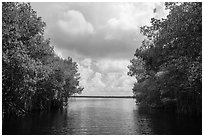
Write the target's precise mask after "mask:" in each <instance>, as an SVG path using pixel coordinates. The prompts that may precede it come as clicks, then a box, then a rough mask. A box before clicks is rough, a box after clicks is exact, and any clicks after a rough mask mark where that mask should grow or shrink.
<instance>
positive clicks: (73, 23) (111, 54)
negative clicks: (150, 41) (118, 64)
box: [31, 2, 164, 59]
mask: <svg viewBox="0 0 204 137" xmlns="http://www.w3.org/2000/svg"><path fill="white" fill-rule="evenodd" d="M31 5H32V6H33V8H34V9H37V12H38V13H39V15H40V16H42V17H43V20H45V21H46V24H47V28H46V37H49V38H51V43H52V44H53V45H56V46H57V48H58V49H61V50H63V52H64V54H63V55H66V56H67V55H69V54H68V52H71V54H72V52H75V53H76V54H80V55H81V56H85V57H89V58H103V57H106V58H121V59H122V58H126V59H127V58H129V59H130V58H131V57H132V55H133V54H134V51H135V49H136V48H137V47H139V46H140V45H141V41H142V40H143V39H144V36H142V34H140V29H139V27H140V26H143V25H145V24H148V23H149V22H150V18H151V17H154V16H159V15H160V13H161V14H162V16H163V15H164V14H163V10H164V8H162V6H163V4H160V3H158V4H157V3H137V2H136V3H69V2H68V3H31ZM45 7H46V8H45ZM155 7H157V8H158V12H157V13H153V9H154V8H155ZM163 7H164V6H163ZM65 51H67V53H65Z"/></svg>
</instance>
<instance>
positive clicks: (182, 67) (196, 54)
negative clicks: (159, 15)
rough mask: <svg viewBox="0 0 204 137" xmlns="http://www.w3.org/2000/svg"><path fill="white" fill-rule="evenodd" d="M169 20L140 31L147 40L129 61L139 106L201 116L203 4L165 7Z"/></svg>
mask: <svg viewBox="0 0 204 137" xmlns="http://www.w3.org/2000/svg"><path fill="white" fill-rule="evenodd" d="M165 7H166V9H169V10H170V12H169V15H168V16H167V18H166V19H160V20H159V19H155V18H152V19H151V25H150V26H143V27H141V33H142V34H143V35H145V36H146V39H145V40H144V41H143V42H142V46H141V47H140V48H138V49H136V51H135V54H134V56H135V57H134V58H133V59H132V60H130V62H131V65H129V66H128V68H129V72H128V75H130V76H135V77H136V79H137V82H136V83H135V84H134V87H133V93H134V96H135V97H136V100H137V102H138V103H140V104H143V105H146V106H150V107H154V108H163V109H171V110H174V111H175V112H177V113H180V114H190V115H200V114H201V113H202V3H201V2H184V3H172V2H167V3H165Z"/></svg>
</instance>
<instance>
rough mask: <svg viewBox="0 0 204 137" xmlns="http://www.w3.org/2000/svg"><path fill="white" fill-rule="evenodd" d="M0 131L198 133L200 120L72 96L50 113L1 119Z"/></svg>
mask: <svg viewBox="0 0 204 137" xmlns="http://www.w3.org/2000/svg"><path fill="white" fill-rule="evenodd" d="M2 127H3V134H74V135H76V134H80V135H86V134H88V135H92V134H96V135H106V134H107V135H112V134H114V135H121V134H122V135H128V134H202V133H201V129H202V128H201V127H202V120H201V119H193V118H187V117H177V116H175V115H172V114H169V113H161V112H151V113H150V112H148V111H145V110H142V109H140V108H139V106H137V105H135V102H134V100H133V99H128V98H127V99H125V98H77V99H76V98H75V99H70V101H69V106H67V107H66V108H64V109H63V110H59V111H54V112H49V113H48V112H41V113H35V114H32V115H29V116H26V117H24V118H18V119H17V118H10V119H4V120H3V126H2Z"/></svg>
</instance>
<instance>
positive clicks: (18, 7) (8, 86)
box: [2, 2, 83, 116]
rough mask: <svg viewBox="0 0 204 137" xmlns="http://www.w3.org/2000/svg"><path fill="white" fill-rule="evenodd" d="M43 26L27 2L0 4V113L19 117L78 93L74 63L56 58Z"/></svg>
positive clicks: (57, 104)
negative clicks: (0, 100)
mask: <svg viewBox="0 0 204 137" xmlns="http://www.w3.org/2000/svg"><path fill="white" fill-rule="evenodd" d="M44 29H45V23H44V22H43V21H42V19H41V18H40V17H38V16H37V14H36V12H35V11H34V10H33V9H32V8H31V5H30V4H29V3H14V2H3V3H2V108H3V109H2V111H3V115H5V116H6V115H11V114H14V115H22V114H25V113H26V112H29V111H33V110H49V109H52V108H59V107H61V106H62V105H63V102H65V101H66V100H67V98H68V97H69V96H71V95H73V94H75V93H81V92H82V90H83V88H82V87H80V86H79V79H80V74H79V73H78V70H77V63H76V62H74V61H73V60H72V58H70V57H68V58H67V59H62V58H60V57H59V56H57V55H56V54H55V52H54V50H53V47H52V46H51V45H50V40H49V39H45V38H44V35H43V34H44Z"/></svg>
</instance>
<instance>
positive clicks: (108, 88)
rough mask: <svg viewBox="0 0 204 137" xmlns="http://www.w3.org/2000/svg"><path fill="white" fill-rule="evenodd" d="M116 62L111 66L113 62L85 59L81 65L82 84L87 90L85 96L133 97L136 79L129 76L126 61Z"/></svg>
mask: <svg viewBox="0 0 204 137" xmlns="http://www.w3.org/2000/svg"><path fill="white" fill-rule="evenodd" d="M114 62H115V63H113V65H112V66H109V65H110V63H111V60H103V61H101V60H95V61H92V60H91V59H89V58H85V59H84V60H82V61H81V62H80V63H79V72H80V74H81V80H80V84H81V85H82V86H83V87H84V88H85V89H84V91H83V93H82V94H83V95H132V90H131V89H132V87H133V83H134V82H135V79H134V78H131V77H129V76H127V69H126V68H127V66H125V65H124V64H126V61H123V60H115V61H114ZM121 64H123V65H121ZM120 65H121V66H120ZM94 66H95V68H94ZM117 67H118V68H117ZM116 69H118V70H117V71H116ZM119 70H120V71H119Z"/></svg>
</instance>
